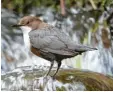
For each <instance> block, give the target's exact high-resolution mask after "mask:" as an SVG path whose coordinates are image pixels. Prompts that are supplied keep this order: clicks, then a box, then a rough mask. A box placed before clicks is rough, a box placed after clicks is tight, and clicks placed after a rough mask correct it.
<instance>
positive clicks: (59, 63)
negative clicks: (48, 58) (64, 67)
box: [52, 61, 61, 78]
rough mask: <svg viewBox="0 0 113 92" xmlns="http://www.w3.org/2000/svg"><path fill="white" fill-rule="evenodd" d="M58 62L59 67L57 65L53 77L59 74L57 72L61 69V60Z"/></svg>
mask: <svg viewBox="0 0 113 92" xmlns="http://www.w3.org/2000/svg"><path fill="white" fill-rule="evenodd" d="M57 63H58V67H57V70H56V72H55V74H54V75H53V76H52V77H53V78H54V77H55V75H56V74H57V72H58V70H59V69H60V66H61V61H60V62H57Z"/></svg>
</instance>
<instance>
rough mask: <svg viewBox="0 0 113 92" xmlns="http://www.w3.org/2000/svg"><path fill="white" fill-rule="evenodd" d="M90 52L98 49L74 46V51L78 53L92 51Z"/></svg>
mask: <svg viewBox="0 0 113 92" xmlns="http://www.w3.org/2000/svg"><path fill="white" fill-rule="evenodd" d="M92 50H98V49H97V48H93V47H89V46H85V45H76V48H75V51H78V52H85V51H92Z"/></svg>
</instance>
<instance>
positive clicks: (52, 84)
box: [1, 67, 113, 91]
mask: <svg viewBox="0 0 113 92" xmlns="http://www.w3.org/2000/svg"><path fill="white" fill-rule="evenodd" d="M47 70H48V68H46V69H31V68H29V67H27V68H26V67H23V68H18V69H16V70H14V71H12V72H10V73H7V74H4V75H2V76H1V88H2V90H16V91H17V90H30V91H34V90H51V91H53V90H56V91H60V90H66V91H67V90H70V91H72V90H73V91H75V90H79V91H80V90H88V91H91V90H93V91H95V90H100V91H102V90H104V91H105V90H107V91H110V90H112V91H113V77H112V76H107V75H103V74H100V73H96V72H91V71H85V70H78V69H60V71H59V72H58V74H57V76H56V77H55V78H54V79H53V78H52V77H50V76H48V77H44V75H45V73H46V72H47ZM54 72H55V69H53V70H52V71H51V73H50V75H52V74H53V73H54Z"/></svg>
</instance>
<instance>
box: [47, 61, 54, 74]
mask: <svg viewBox="0 0 113 92" xmlns="http://www.w3.org/2000/svg"><path fill="white" fill-rule="evenodd" d="M53 64H54V61H52V62H51V66H50V68H49V71H48V72H47V74H46V76H48V74H49V73H50V71H51V69H52V67H53Z"/></svg>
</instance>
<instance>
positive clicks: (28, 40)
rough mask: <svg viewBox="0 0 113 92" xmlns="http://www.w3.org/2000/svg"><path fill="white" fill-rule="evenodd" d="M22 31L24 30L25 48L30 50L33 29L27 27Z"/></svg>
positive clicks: (23, 27)
mask: <svg viewBox="0 0 113 92" xmlns="http://www.w3.org/2000/svg"><path fill="white" fill-rule="evenodd" d="M21 29H22V32H23V37H24V43H25V47H26V48H27V49H30V39H29V32H30V31H31V30H32V29H31V28H30V27H27V26H22V27H21Z"/></svg>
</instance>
